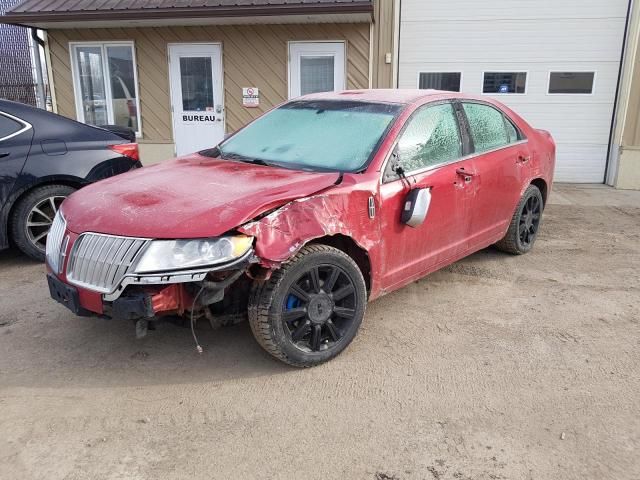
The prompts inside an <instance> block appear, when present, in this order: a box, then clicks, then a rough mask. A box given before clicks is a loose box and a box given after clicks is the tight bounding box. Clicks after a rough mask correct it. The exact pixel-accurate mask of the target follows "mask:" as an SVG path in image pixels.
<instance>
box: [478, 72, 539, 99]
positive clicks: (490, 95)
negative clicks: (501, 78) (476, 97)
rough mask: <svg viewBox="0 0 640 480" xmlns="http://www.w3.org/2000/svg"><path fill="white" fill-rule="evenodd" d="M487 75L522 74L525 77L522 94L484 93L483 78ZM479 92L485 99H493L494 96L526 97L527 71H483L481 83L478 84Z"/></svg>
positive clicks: (527, 91) (527, 87) (527, 89)
mask: <svg viewBox="0 0 640 480" xmlns="http://www.w3.org/2000/svg"><path fill="white" fill-rule="evenodd" d="M487 73H524V74H525V75H526V76H527V77H526V80H525V82H524V92H522V93H484V77H485V75H486V74H487ZM480 92H481V94H482V95H484V96H487V97H495V96H505V97H514V96H522V95H527V94H528V93H529V70H483V71H482V77H481V83H480Z"/></svg>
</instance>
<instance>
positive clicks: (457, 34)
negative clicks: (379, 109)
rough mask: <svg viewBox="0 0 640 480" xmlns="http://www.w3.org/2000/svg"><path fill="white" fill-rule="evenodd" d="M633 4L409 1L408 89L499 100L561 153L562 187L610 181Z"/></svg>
mask: <svg viewBox="0 0 640 480" xmlns="http://www.w3.org/2000/svg"><path fill="white" fill-rule="evenodd" d="M627 7H628V0H606V1H603V0H562V1H558V0H536V1H532V0H508V1H505V0H485V1H478V0H448V1H446V2H443V1H440V0H401V28H400V53H399V70H398V82H399V87H400V88H415V87H416V86H419V87H421V88H429V87H441V88H449V89H451V88H455V87H456V86H458V85H459V86H460V88H461V89H462V91H464V92H467V93H474V94H485V95H489V96H495V97H496V98H498V99H499V100H500V101H502V102H504V103H505V104H507V105H509V106H510V107H512V108H513V109H514V110H516V111H517V112H518V113H519V114H521V115H522V116H523V117H524V118H525V119H527V120H528V121H529V122H530V123H531V124H532V125H533V126H534V127H536V128H543V129H545V130H549V131H550V132H551V133H552V134H553V136H554V138H555V139H556V142H557V144H558V158H557V165H556V177H555V179H556V180H557V181H564V182H589V183H591V182H593V183H602V182H603V181H604V176H605V168H606V156H607V149H608V144H609V134H610V129H611V119H612V115H613V108H614V101H615V93H616V86H617V82H618V71H619V67H620V55H621V51H622V44H623V37H624V28H625V22H626V15H627Z"/></svg>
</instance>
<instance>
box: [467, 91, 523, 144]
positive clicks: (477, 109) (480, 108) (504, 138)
mask: <svg viewBox="0 0 640 480" xmlns="http://www.w3.org/2000/svg"><path fill="white" fill-rule="evenodd" d="M463 107H464V111H465V113H466V115H467V120H468V121H469V128H470V129H471V137H472V139H473V145H474V147H475V152H476V153H482V152H488V151H489V150H494V149H496V148H500V147H504V146H506V145H509V144H510V143H513V142H515V141H517V138H518V133H517V131H515V132H513V131H511V132H508V131H507V127H506V122H505V118H504V115H503V114H502V112H500V111H498V110H496V109H495V108H493V107H490V106H488V105H482V104H479V103H464V104H463ZM511 126H512V127H513V125H511ZM513 129H514V130H515V127H514V128H513Z"/></svg>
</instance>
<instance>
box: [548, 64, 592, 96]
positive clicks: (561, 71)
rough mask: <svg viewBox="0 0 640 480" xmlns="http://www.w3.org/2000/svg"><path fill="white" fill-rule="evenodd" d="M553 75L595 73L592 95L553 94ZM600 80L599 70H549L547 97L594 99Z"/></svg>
mask: <svg viewBox="0 0 640 480" xmlns="http://www.w3.org/2000/svg"><path fill="white" fill-rule="evenodd" d="M552 73H593V83H592V84H591V93H551V92H550V90H551V74H552ZM597 80H598V71H597V70H575V69H573V70H549V75H548V76H547V95H549V96H552V97H557V96H570V97H592V96H594V95H595V94H596V85H597Z"/></svg>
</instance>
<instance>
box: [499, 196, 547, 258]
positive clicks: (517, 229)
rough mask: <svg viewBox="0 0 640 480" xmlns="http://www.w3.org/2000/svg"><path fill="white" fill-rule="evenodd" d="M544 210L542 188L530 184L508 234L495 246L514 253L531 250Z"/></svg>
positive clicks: (518, 253)
mask: <svg viewBox="0 0 640 480" xmlns="http://www.w3.org/2000/svg"><path fill="white" fill-rule="evenodd" d="M543 210H544V200H543V198H542V193H540V189H539V188H538V187H536V186H535V185H529V186H528V187H527V189H526V190H525V192H524V194H523V195H522V198H521V199H520V202H518V206H517V207H516V210H515V212H514V214H513V217H512V218H511V223H510V224H509V229H508V230H507V234H506V235H505V236H504V238H503V239H502V240H500V241H499V242H498V243H496V244H495V246H496V247H497V248H498V249H499V250H502V251H503V252H507V253H511V254H513V255H523V254H525V253H527V252H529V251H530V250H531V249H532V248H533V244H534V243H535V241H536V238H537V237H538V231H539V230H540V222H541V221H542V212H543Z"/></svg>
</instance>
